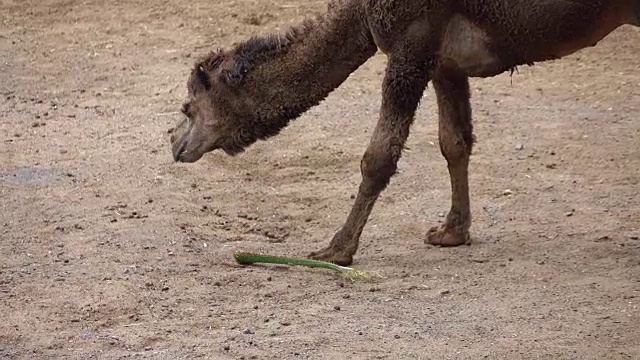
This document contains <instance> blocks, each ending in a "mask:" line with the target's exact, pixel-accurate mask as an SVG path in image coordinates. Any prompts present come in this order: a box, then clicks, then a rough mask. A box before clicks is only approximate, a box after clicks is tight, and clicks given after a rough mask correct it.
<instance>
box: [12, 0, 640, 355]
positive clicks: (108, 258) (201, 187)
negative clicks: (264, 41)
mask: <svg viewBox="0 0 640 360" xmlns="http://www.w3.org/2000/svg"><path fill="white" fill-rule="evenodd" d="M0 4H1V5H0V17H1V19H2V25H1V28H0V50H1V51H0V74H1V75H0V76H1V78H0V79H1V81H0V93H1V96H2V100H1V102H0V114H1V118H0V137H1V141H0V154H1V155H2V156H1V158H0V196H1V203H0V206H1V217H0V228H1V230H0V234H1V243H0V319H1V321H0V357H1V358H7V359H40V358H131V357H133V358H149V359H173V358H196V357H202V358H210V359H297V358H305V359H307V358H308V359H320V358H323V359H346V358H353V359H445V358H446V359H479V358H489V359H531V358H541V359H639V358H640V340H639V339H640V309H639V308H638V307H639V306H640V240H639V239H638V237H639V236H640V194H639V191H640V186H639V182H640V146H638V143H639V142H640V122H639V121H638V112H639V110H640V62H639V60H638V59H639V58H640V57H639V56H638V55H639V54H640V31H639V30H638V29H635V28H631V27H624V28H621V29H619V30H617V31H616V32H615V33H613V34H612V35H611V36H609V37H608V38H606V39H605V40H604V41H602V42H601V44H599V45H598V46H597V47H595V48H590V49H586V50H584V51H581V52H579V53H577V54H575V55H573V56H570V57H568V58H565V59H563V60H561V61H555V62H552V63H546V64H540V65H536V66H534V67H523V68H520V69H519V72H518V73H515V74H513V77H510V76H509V74H504V75H501V76H498V77H495V78H492V79H486V80H478V79H477V80H473V83H472V88H473V101H474V104H475V108H474V111H475V124H476V135H477V138H478V142H477V146H476V148H475V154H474V155H473V158H472V168H471V186H472V197H473V212H474V216H475V218H474V220H475V223H474V225H473V228H472V230H473V240H474V242H473V244H472V245H471V246H464V247H459V248H454V249H442V248H435V247H430V246H427V245H425V244H424V243H423V239H424V235H425V233H426V231H427V230H428V228H429V227H430V226H432V225H434V224H437V223H438V222H441V221H442V220H443V214H444V213H445V212H446V210H447V209H448V205H449V200H448V199H449V184H448V176H447V173H446V166H445V162H444V160H443V158H442V156H441V155H440V153H439V150H438V148H437V146H436V145H434V143H435V144H437V133H436V128H437V126H436V125H437V124H436V116H435V111H436V109H435V106H434V96H433V91H432V90H431V89H429V90H428V91H427V92H426V93H425V97H424V99H423V102H422V106H421V109H420V111H419V114H418V117H417V120H416V123H415V125H414V127H413V132H412V136H411V137H410V140H409V147H410V150H409V151H407V153H406V155H405V156H404V158H403V159H402V161H401V164H400V172H399V174H398V175H397V176H396V177H395V178H394V179H393V181H392V185H391V186H390V187H389V188H388V190H387V191H386V192H385V193H384V195H383V196H382V198H381V199H380V201H379V203H378V205H377V206H376V208H375V210H374V213H373V215H372V218H371V220H370V222H369V224H368V226H367V227H366V229H365V232H364V234H363V238H362V245H361V249H360V251H359V253H358V255H357V257H356V264H355V266H357V267H358V268H360V269H364V270H367V271H370V272H373V273H377V274H379V275H380V277H379V278H376V279H375V281H374V282H372V283H367V282H356V283H350V282H348V281H343V280H341V279H340V278H338V277H336V275H335V274H332V273H330V272H328V271H324V270H319V271H318V270H313V271H312V270H307V269H300V268H281V267H269V266H256V267H241V266H238V265H235V264H234V262H233V260H232V258H231V257H230V255H231V254H232V253H233V252H234V251H237V250H249V251H260V252H268V253H273V254H283V255H294V256H304V255H305V254H307V253H308V252H309V251H312V250H315V249H318V248H319V247H321V246H324V245H326V244H327V242H328V241H329V240H330V238H331V236H332V235H333V233H334V231H336V230H337V229H338V228H339V227H340V225H341V224H342V221H343V220H344V219H345V216H346V213H347V211H348V209H349V207H350V206H351V202H352V200H351V199H350V197H351V196H353V195H354V194H355V192H356V190H357V185H358V182H359V179H360V175H359V170H358V164H359V160H360V156H361V154H362V153H363V152H364V149H365V146H366V144H367V140H368V137H369V134H370V133H371V130H372V128H373V125H374V123H375V121H376V115H377V110H378V106H379V99H380V90H379V85H380V82H381V72H382V71H383V68H384V63H385V59H384V57H383V56H382V55H377V56H376V57H375V58H373V59H371V61H369V62H368V63H366V64H365V65H364V66H363V67H362V68H361V69H359V70H358V71H357V72H356V73H355V74H354V75H353V76H352V77H351V78H350V79H349V80H348V81H347V82H346V83H345V84H344V85H343V86H342V87H341V88H340V89H339V90H337V91H336V92H334V93H333V94H332V95H331V96H330V97H329V98H328V99H327V100H326V101H325V102H324V103H323V104H321V105H320V106H318V107H317V108H315V109H313V110H312V111H310V112H308V113H307V114H305V115H304V116H303V117H302V118H300V119H299V120H297V121H296V122H294V123H293V124H292V125H291V126H290V127H289V128H287V129H286V131H284V133H283V134H281V135H280V136H278V137H277V138H274V139H273V140H271V141H269V142H262V143H259V144H256V145H255V146H253V147H251V148H250V150H249V151H248V152H246V153H245V154H243V155H241V156H239V157H237V158H229V157H227V156H226V155H223V154H220V153H214V154H209V155H207V156H206V157H205V158H204V159H203V160H201V161H200V162H198V163H196V164H192V165H184V164H180V165H177V164H174V163H172V160H171V156H170V151H169V146H168V143H167V134H166V132H167V129H168V128H170V127H171V126H172V125H173V124H174V122H175V121H176V120H177V119H178V117H179V115H178V113H177V109H179V105H180V103H181V101H182V100H183V98H184V97H185V93H186V88H185V83H186V77H187V74H188V72H189V70H190V68H191V66H192V64H193V62H194V59H195V58H196V57H198V56H201V55H203V54H205V53H206V52H207V51H209V50H210V49H214V48H216V47H219V46H228V45H230V44H232V43H233V42H235V41H238V40H241V39H244V38H246V37H247V36H249V35H252V34H259V33H264V32H268V31H275V30H278V29H284V28H286V27H287V26H289V25H290V24H291V23H294V22H298V21H300V20H301V19H302V18H303V17H304V16H305V15H308V14H311V13H313V12H315V11H319V10H321V9H323V8H324V6H325V5H324V1H318V0H314V1H303V0H277V1H276V0H232V1H231V0H224V1H218V2H216V1H213V0H210V1H208V0H190V1H178V0H154V1H142V0H128V1H124V0H114V1H96V0H85V1H75V0H44V1H41V2H37V1H35V0H2V1H0Z"/></svg>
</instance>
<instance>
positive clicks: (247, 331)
mask: <svg viewBox="0 0 640 360" xmlns="http://www.w3.org/2000/svg"><path fill="white" fill-rule="evenodd" d="M242 333H244V334H247V335H253V334H255V333H256V332H255V331H254V330H251V329H245V330H244V331H243V332H242Z"/></svg>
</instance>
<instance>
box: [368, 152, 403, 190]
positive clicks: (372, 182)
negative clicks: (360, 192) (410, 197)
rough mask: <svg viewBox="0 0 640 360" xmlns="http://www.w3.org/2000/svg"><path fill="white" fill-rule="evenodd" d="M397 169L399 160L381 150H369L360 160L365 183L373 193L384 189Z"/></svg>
mask: <svg viewBox="0 0 640 360" xmlns="http://www.w3.org/2000/svg"><path fill="white" fill-rule="evenodd" d="M396 170H397V161H396V160H394V159H393V157H392V156H391V155H389V154H386V153H384V152H381V151H372V150H367V151H366V152H365V154H364V156H363V157H362V160H361V161H360V172H361V173H362V180H363V185H365V188H366V189H367V190H369V191H371V192H372V193H379V192H381V191H382V190H384V189H385V188H386V187H387V185H389V181H390V180H391V177H392V176H393V175H394V174H395V173H396Z"/></svg>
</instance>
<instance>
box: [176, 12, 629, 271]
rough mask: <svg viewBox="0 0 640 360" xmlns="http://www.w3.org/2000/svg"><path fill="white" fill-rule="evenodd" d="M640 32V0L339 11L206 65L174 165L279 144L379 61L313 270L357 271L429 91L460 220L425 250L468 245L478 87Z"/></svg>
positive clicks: (450, 218) (433, 235)
mask: <svg viewBox="0 0 640 360" xmlns="http://www.w3.org/2000/svg"><path fill="white" fill-rule="evenodd" d="M624 24H629V25H635V26H640V0H610V1H605V0H602V1H601V0H581V1H579V0H334V1H333V2H331V3H330V4H329V7H328V10H327V12H326V13H325V14H323V15H322V16H320V17H318V18H316V19H310V20H307V21H305V22H304V23H302V24H301V25H299V26H296V27H293V28H291V29H289V31H287V32H286V33H282V34H270V35H265V36H260V37H254V38H251V39H249V40H247V41H245V42H242V43H240V44H238V45H236V46H234V47H233V48H232V49H229V50H221V51H216V52H213V53H211V54H209V55H208V56H206V57H205V58H203V59H202V60H200V61H198V63H197V64H196V66H195V67H194V69H193V71H192V72H191V74H190V76H189V79H188V82H187V90H188V96H189V99H188V100H187V101H186V102H185V103H184V104H183V106H182V112H183V113H184V115H185V118H184V119H183V120H182V121H181V122H180V124H179V125H178V126H177V127H176V129H174V131H173V133H172V135H171V142H172V152H173V156H174V159H175V160H176V161H179V162H194V161H198V160H199V159H200V158H201V157H202V156H203V155H204V154H205V153H207V152H210V151H213V150H216V149H221V150H223V151H224V152H226V153H227V154H230V155H235V154H238V153H240V152H242V151H244V150H245V149H246V148H247V147H248V146H249V145H251V144H253V143H254V142H256V141H257V140H265V139H267V138H269V137H271V136H274V135H276V134H278V133H279V131H280V130H281V129H282V128H284V127H285V126H287V124H288V123H289V122H290V121H291V120H293V119H295V118H297V117H298V116H300V114H302V113H303V112H305V111H306V110H308V109H309V108H311V107H313V106H315V105H317V104H319V103H320V102H321V101H322V100H323V99H325V98H326V96H327V95H328V94H329V93H330V92H331V91H333V90H334V89H335V88H337V87H338V86H340V84H342V83H343V82H344V81H345V80H346V79H347V78H348V76H349V75H350V74H351V73H352V72H354V71H355V70H356V69H357V68H358V67H359V66H360V65H362V64H363V63H364V62H365V61H367V59H369V58H370V57H371V56H373V55H374V54H375V53H376V52H377V51H378V50H380V51H382V52H384V53H385V54H386V56H387V58H388V62H387V67H386V71H385V77H384V80H383V84H382V104H381V108H380V117H379V120H378V123H377V125H376V128H375V130H374V132H373V134H372V136H371V140H370V143H369V145H368V147H367V150H366V151H365V154H364V156H363V158H362V161H361V166H360V170H361V173H362V181H361V183H360V186H359V190H358V195H357V196H356V199H355V202H354V204H353V206H352V208H351V211H350V213H349V215H348V217H347V219H346V221H345V223H344V225H343V226H342V228H341V229H340V230H339V231H338V232H337V233H336V234H335V236H334V237H333V239H332V240H331V242H330V244H329V245H328V246H327V247H326V248H324V249H322V250H320V251H316V252H313V253H311V254H310V257H312V258H314V259H320V260H326V261H331V262H334V263H337V264H340V265H348V264H350V263H351V262H352V261H353V255H354V254H355V253H356V251H357V248H358V244H359V239H360V235H361V233H362V230H363V228H364V226H365V224H366V222H367V219H368V217H369V215H370V213H371V210H372V209H373V206H374V204H375V202H376V200H377V198H378V197H379V195H380V193H381V192H382V191H383V190H384V189H385V188H386V186H387V185H388V184H389V181H390V179H391V177H392V176H393V175H394V174H395V173H396V170H397V162H398V159H399V158H400V156H401V154H402V150H403V148H404V145H405V141H406V139H407V137H408V135H409V130H410V127H411V124H412V122H413V120H414V114H415V111H416V109H417V107H418V104H419V101H420V98H421V97H422V94H423V92H424V90H425V88H426V86H427V84H428V83H429V82H431V83H432V84H433V87H434V89H435V93H436V100H437V103H438V113H439V115H438V117H439V144H440V149H441V152H442V154H443V156H444V157H445V159H446V160H447V166H448V170H449V175H450V180H451V190H452V191H451V209H450V211H449V213H448V215H447V218H446V221H445V223H444V224H443V225H442V226H440V227H434V228H432V229H430V230H429V231H428V233H427V236H426V239H425V242H427V243H429V244H433V245H441V246H457V245H461V244H465V243H468V242H469V241H470V235H469V228H470V226H471V211H470V206H469V203H470V201H469V183H468V166H469V156H470V154H471V149H472V146H473V141H474V137H473V134H472V132H473V126H472V123H471V104H470V101H469V99H470V91H469V77H491V76H494V75H497V74H500V73H502V72H504V71H508V70H513V69H514V68H515V67H516V66H518V65H523V64H529V65H531V64H533V63H535V62H540V61H545V60H550V59H557V58H561V57H563V56H566V55H568V54H571V53H573V52H575V51H577V50H580V49H583V48H585V47H588V46H594V45H596V43H597V42H598V41H600V40H601V39H602V38H604V37H605V36H606V35H607V34H609V33H611V32H612V31H613V30H615V29H616V28H618V27H620V26H622V25H624Z"/></svg>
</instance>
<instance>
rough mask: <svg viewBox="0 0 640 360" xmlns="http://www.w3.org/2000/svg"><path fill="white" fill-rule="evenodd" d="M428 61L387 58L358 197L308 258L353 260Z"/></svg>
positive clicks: (393, 163) (407, 124)
mask: <svg viewBox="0 0 640 360" xmlns="http://www.w3.org/2000/svg"><path fill="white" fill-rule="evenodd" d="M429 64H430V63H429V62H426V61H420V60H417V59H415V58H413V57H411V56H406V55H405V56H398V55H392V56H390V57H389V63H388V65H387V69H386V74H385V78H384V81H383V88H382V93H383V98H382V106H381V109H380V119H379V120H378V123H377V125H376V128H375V130H374V132H373V135H372V136H371V141H370V143H369V146H368V147H367V150H366V151H365V154H364V156H363V157H362V161H361V163H360V171H361V173H362V181H361V182H360V187H359V189H358V196H357V197H356V200H355V203H354V204H353V206H352V208H351V212H350V213H349V216H348V217H347V220H346V222H345V224H344V225H343V226H342V228H341V229H340V230H339V231H338V232H337V233H336V234H335V236H334V237H333V239H332V240H331V242H330V243H329V246H327V247H326V248H324V249H322V250H320V251H316V252H313V253H311V254H309V256H310V257H311V258H313V259H316V260H324V261H330V262H334V263H336V264H339V265H349V264H351V262H352V261H353V255H354V254H355V253H356V251H357V249H358V243H359V239H360V234H361V233H362V229H363V228H364V226H365V224H366V222H367V219H368V218H369V214H371V210H372V209H373V206H374V204H375V202H376V200H377V199H378V196H379V195H380V193H381V192H382V191H383V190H384V189H385V188H386V187H387V185H388V184H389V181H390V179H391V177H392V176H393V175H394V174H395V173H396V170H397V162H398V160H399V159H400V155H401V154H402V150H403V148H404V144H405V141H406V140H407V137H408V136H409V128H410V127H411V123H412V122H413V118H414V114H415V111H416V108H417V107H418V103H419V102H420V98H421V97H422V93H423V92H424V89H425V88H426V86H427V82H428V80H429V79H428V75H429V72H430V71H429V70H430V69H428V65H429Z"/></svg>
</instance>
